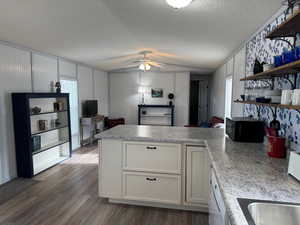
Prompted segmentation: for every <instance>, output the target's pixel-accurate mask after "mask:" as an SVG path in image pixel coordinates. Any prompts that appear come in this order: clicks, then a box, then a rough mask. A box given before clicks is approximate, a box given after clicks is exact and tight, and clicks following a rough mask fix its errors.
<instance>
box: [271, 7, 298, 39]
mask: <svg viewBox="0 0 300 225" xmlns="http://www.w3.org/2000/svg"><path fill="white" fill-rule="evenodd" d="M297 33H300V10H297V11H296V12H294V13H293V15H292V16H291V17H289V18H288V19H287V20H286V21H285V22H283V23H282V24H280V25H279V26H278V27H277V28H275V29H274V30H273V31H271V32H270V33H269V34H268V35H267V36H266V38H270V39H275V38H284V37H295V36H296V34H297Z"/></svg>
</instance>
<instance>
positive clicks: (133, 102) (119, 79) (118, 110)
mask: <svg viewBox="0 0 300 225" xmlns="http://www.w3.org/2000/svg"><path fill="white" fill-rule="evenodd" d="M108 78H109V102H110V110H109V111H110V116H111V117H124V118H125V120H126V123H127V124H137V116H138V113H137V105H138V104H139V94H138V88H139V79H140V78H139V73H137V72H132V73H109V75H108Z"/></svg>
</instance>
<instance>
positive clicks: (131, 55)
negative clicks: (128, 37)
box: [99, 53, 140, 62]
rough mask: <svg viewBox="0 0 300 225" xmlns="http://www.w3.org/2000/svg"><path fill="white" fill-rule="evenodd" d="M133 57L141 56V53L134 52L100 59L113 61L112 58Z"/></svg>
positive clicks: (128, 58)
mask: <svg viewBox="0 0 300 225" xmlns="http://www.w3.org/2000/svg"><path fill="white" fill-rule="evenodd" d="M133 57H140V54H139V53H132V54H127V55H121V56H113V57H109V58H104V59H99V60H101V61H103V62H105V61H112V60H130V59H131V58H133Z"/></svg>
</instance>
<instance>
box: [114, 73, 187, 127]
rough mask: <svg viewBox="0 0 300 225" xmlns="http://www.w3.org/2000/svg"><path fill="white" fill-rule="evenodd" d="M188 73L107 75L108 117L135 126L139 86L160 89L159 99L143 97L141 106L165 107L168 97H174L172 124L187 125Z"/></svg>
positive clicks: (140, 101)
mask: <svg viewBox="0 0 300 225" xmlns="http://www.w3.org/2000/svg"><path fill="white" fill-rule="evenodd" d="M189 82H190V74H189V73H187V72H186V73H174V72H173V73H160V72H128V73H109V90H110V92H109V97H110V101H109V102H110V115H111V116H112V117H124V118H125V120H126V123H127V124H137V122H138V121H137V118H138V113H137V105H138V104H141V103H142V97H141V94H139V93H138V89H139V87H140V86H143V87H144V86H145V87H148V88H149V89H150V88H162V89H163V91H164V96H163V98H152V97H151V94H150V93H148V94H145V104H168V103H169V100H168V94H169V93H174V94H175V124H176V126H184V125H187V124H188V114H189Z"/></svg>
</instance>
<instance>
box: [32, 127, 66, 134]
mask: <svg viewBox="0 0 300 225" xmlns="http://www.w3.org/2000/svg"><path fill="white" fill-rule="evenodd" d="M66 127H68V125H63V126H58V127H53V128H50V129H47V130H41V131H36V132H33V133H32V134H31V136H34V135H38V134H42V133H47V132H50V131H53V130H59V129H62V128H66Z"/></svg>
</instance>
